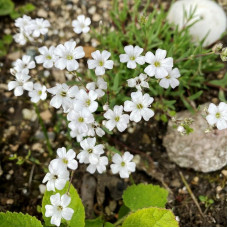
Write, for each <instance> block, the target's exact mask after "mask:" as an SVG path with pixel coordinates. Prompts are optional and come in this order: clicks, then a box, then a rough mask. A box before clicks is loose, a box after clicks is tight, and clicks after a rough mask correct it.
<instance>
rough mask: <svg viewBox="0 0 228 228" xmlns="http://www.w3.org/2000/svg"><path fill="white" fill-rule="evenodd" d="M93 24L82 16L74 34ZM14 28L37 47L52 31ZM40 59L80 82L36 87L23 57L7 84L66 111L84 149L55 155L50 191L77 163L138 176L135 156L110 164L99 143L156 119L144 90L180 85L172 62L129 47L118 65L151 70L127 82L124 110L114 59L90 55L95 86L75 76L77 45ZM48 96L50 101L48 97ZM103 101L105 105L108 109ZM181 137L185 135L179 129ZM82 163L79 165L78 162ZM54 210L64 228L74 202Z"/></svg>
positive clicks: (63, 199) (32, 24)
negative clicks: (114, 86)
mask: <svg viewBox="0 0 228 228" xmlns="http://www.w3.org/2000/svg"><path fill="white" fill-rule="evenodd" d="M90 23H91V20H90V19H89V18H85V16H84V15H80V16H78V18H77V20H74V21H73V22H72V26H73V27H74V31H75V33H77V34H79V33H87V32H88V31H89V30H90V29H89V25H90ZM16 26H17V27H18V28H19V29H20V33H19V34H16V35H15V40H16V42H19V43H20V44H25V43H26V41H27V40H30V41H33V39H34V38H36V37H39V36H40V34H42V35H45V34H46V33H47V32H48V29H47V28H48V27H49V26H50V24H49V22H48V21H47V20H43V19H39V18H38V19H35V20H32V19H31V18H30V17H28V16H23V17H22V18H19V19H17V20H16ZM38 51H39V55H37V56H36V57H35V61H36V63H37V64H42V65H43V67H44V68H48V69H51V68H54V67H55V68H57V69H59V70H65V71H66V72H67V73H68V74H71V75H74V76H75V77H76V78H77V81H76V82H75V84H77V85H73V86H69V85H68V84H67V83H62V84H60V83H56V84H55V85H53V87H51V88H46V86H45V85H42V84H41V83H40V82H37V81H36V83H33V81H32V80H31V79H32V77H31V76H30V75H29V71H30V70H31V69H33V68H35V67H36V64H35V61H34V60H33V59H32V58H31V57H30V56H27V55H25V56H23V57H22V59H18V60H17V61H16V62H15V63H14V67H13V68H12V69H11V74H12V75H13V76H14V77H15V79H14V80H13V81H10V82H9V83H8V89H9V90H14V95H15V96H21V95H22V94H23V93H24V90H25V91H28V95H29V97H30V98H31V102H34V103H37V102H39V101H40V100H43V101H44V100H46V99H47V98H50V106H52V107H54V108H55V109H62V110H63V112H64V114H65V115H66V117H67V120H68V128H69V129H70V136H71V137H72V138H76V140H77V142H79V143H80V147H81V150H80V151H79V153H77V154H76V153H75V152H74V151H73V150H72V149H70V150H68V151H67V150H66V148H65V147H62V148H59V149H57V158H55V159H54V160H52V161H51V162H50V164H49V167H48V169H49V172H48V173H47V174H46V175H45V177H44V179H43V183H47V184H46V188H47V191H56V189H57V190H62V189H64V187H65V186H66V184H67V182H68V181H70V172H73V171H75V170H76V169H77V168H78V162H79V163H82V164H86V165H87V168H86V170H87V171H88V172H89V173H91V174H93V173H95V172H98V173H100V174H101V173H103V172H106V171H107V170H108V164H109V161H110V162H112V164H111V165H110V169H111V171H112V173H113V174H119V176H120V177H121V178H129V175H130V174H131V173H132V172H135V169H136V164H135V163H134V162H133V155H132V154H130V152H128V151H126V152H124V153H123V155H121V154H118V153H115V154H114V155H113V154H111V155H112V157H111V156H110V157H109V158H108V157H107V156H106V153H105V145H104V144H101V143H99V138H101V137H103V136H104V135H105V131H106V132H109V131H119V132H123V131H125V130H126V129H127V127H128V126H129V123H130V121H133V122H136V123H138V122H139V121H141V120H142V119H143V120H144V121H149V120H150V119H151V118H152V117H153V116H154V114H155V113H154V111H153V110H152V108H151V105H152V103H153V101H154V98H153V97H151V96H150V95H149V94H148V93H145V92H144V90H145V89H149V88H150V85H149V80H150V79H151V78H152V77H155V78H156V80H157V81H158V82H159V85H160V86H161V87H163V88H166V89H167V88H169V87H171V88H173V89H174V88H175V87H176V86H178V85H179V81H178V78H179V77H180V72H179V70H178V69H177V68H174V69H173V58H171V57H166V55H167V52H166V51H165V50H161V49H158V50H156V52H155V54H153V53H152V52H151V51H148V52H147V53H146V54H145V56H144V55H142V54H143V51H144V50H143V48H140V47H139V46H135V47H134V46H132V45H128V46H126V47H124V51H125V54H121V55H120V56H119V58H120V62H122V63H127V67H128V68H130V69H135V68H136V67H137V64H139V65H144V64H145V63H146V64H147V66H146V67H145V69H144V72H141V74H140V75H139V76H137V77H135V78H129V79H128V80H127V84H128V86H129V87H131V88H136V91H134V92H131V94H130V96H129V98H128V99H127V100H126V101H125V102H123V103H122V104H112V103H111V102H110V101H109V98H108V93H109V90H110V89H111V88H109V85H108V84H109V83H107V81H105V79H106V77H105V74H106V73H107V71H109V70H112V69H113V67H114V61H113V60H112V59H111V58H112V55H111V52H109V51H107V50H101V51H100V50H96V51H94V52H93V53H91V56H92V59H89V60H88V61H87V64H88V69H90V70H92V71H94V72H95V75H96V76H97V77H96V80H95V81H92V82H88V83H87V84H84V83H83V80H81V79H80V78H79V77H78V76H77V70H78V68H79V62H78V61H79V59H81V58H83V57H84V56H85V52H84V50H83V47H81V46H76V42H75V41H73V40H69V41H66V42H65V43H64V44H59V45H57V46H56V47H54V46H50V47H47V46H43V47H40V48H39V49H38ZM48 95H49V96H48ZM105 95H106V96H107V99H106V101H105V103H104V102H103V101H104V100H105ZM225 109H226V107H225V104H224V103H223V104H220V105H219V107H218V108H217V107H216V106H215V107H214V106H213V105H211V106H210V107H209V110H208V112H209V115H208V116H207V120H208V122H209V124H211V125H213V124H217V127H218V129H222V128H224V126H225V124H226V117H225V111H224V110H225ZM179 130H180V131H181V130H183V129H179ZM76 159H77V160H78V161H77V160H76ZM50 202H51V204H52V205H46V207H45V208H46V214H45V215H46V217H51V224H55V225H56V226H60V224H61V220H62V218H63V219H65V220H70V219H71V217H72V216H73V213H74V211H73V210H72V209H71V208H70V207H68V206H69V205H70V202H71V198H70V196H69V195H67V194H64V195H62V196H61V195H60V194H59V193H57V194H55V195H52V196H51V198H50Z"/></svg>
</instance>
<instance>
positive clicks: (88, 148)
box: [77, 138, 104, 165]
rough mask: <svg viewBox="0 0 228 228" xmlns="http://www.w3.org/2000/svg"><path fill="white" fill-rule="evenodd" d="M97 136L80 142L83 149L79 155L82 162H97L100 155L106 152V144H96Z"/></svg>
mask: <svg viewBox="0 0 228 228" xmlns="http://www.w3.org/2000/svg"><path fill="white" fill-rule="evenodd" d="M95 144H96V138H86V139H84V140H83V141H81V142H80V146H81V147H82V149H83V150H81V151H80V153H79V154H78V155H77V158H78V159H79V162H80V163H85V164H88V163H90V164H93V165H95V164H97V163H98V156H100V155H101V154H103V153H104V146H103V145H102V144H99V145H96V146H95Z"/></svg>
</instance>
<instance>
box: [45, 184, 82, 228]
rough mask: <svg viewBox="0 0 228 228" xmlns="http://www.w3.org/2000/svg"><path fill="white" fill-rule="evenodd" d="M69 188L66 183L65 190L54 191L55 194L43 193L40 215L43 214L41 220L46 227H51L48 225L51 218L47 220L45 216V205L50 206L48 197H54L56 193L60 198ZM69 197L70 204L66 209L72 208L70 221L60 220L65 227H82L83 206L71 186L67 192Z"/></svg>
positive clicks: (51, 192) (50, 192)
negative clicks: (72, 212)
mask: <svg viewBox="0 0 228 228" xmlns="http://www.w3.org/2000/svg"><path fill="white" fill-rule="evenodd" d="M68 187H69V182H67V184H66V186H65V188H63V189H62V190H56V191H55V192H53V191H46V192H45V193H44V197H43V201H42V214H43V219H44V221H45V225H46V226H52V225H51V223H50V220H51V217H49V218H47V217H46V216H45V205H51V202H50V196H51V195H54V194H56V193H60V195H61V196H62V195H63V194H65V193H66V192H67V190H68ZM69 194H70V197H71V202H70V204H69V206H68V207H70V208H72V209H73V210H74V214H73V216H72V219H71V220H70V221H66V220H64V219H62V223H63V224H64V225H65V226H71V227H82V226H85V210H84V206H83V204H82V201H81V199H80V197H79V195H78V193H77V190H76V189H75V188H74V187H73V186H72V184H71V186H70V191H69Z"/></svg>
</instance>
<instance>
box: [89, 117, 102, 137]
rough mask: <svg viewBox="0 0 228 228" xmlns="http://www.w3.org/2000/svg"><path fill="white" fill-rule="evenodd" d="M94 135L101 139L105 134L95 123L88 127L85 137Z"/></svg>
mask: <svg viewBox="0 0 228 228" xmlns="http://www.w3.org/2000/svg"><path fill="white" fill-rule="evenodd" d="M95 135H97V136H99V137H102V136H104V135H105V132H104V131H103V130H102V128H100V125H99V124H98V123H97V122H96V121H95V122H93V123H92V124H90V125H89V129H88V132H87V136H92V137H94V136H95Z"/></svg>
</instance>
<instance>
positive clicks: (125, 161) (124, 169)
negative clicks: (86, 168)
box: [111, 151, 135, 178]
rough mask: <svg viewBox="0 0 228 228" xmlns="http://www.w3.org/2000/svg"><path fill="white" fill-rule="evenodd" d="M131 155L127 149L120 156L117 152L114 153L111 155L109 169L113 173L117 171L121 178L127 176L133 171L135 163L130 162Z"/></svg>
mask: <svg viewBox="0 0 228 228" xmlns="http://www.w3.org/2000/svg"><path fill="white" fill-rule="evenodd" d="M132 159H133V155H132V154H130V153H129V152H128V151H126V152H125V153H124V155H123V156H122V157H121V156H120V155H119V154H115V155H114V156H113V157H112V162H113V163H114V164H112V165H111V170H112V173H113V174H116V173H119V174H120V177H121V178H129V174H130V173H132V172H135V163H134V162H132Z"/></svg>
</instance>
